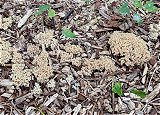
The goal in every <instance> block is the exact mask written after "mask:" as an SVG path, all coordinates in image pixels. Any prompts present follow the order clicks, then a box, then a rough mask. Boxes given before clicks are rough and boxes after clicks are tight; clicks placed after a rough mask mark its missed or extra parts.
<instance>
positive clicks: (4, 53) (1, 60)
mask: <svg viewBox="0 0 160 115" xmlns="http://www.w3.org/2000/svg"><path fill="white" fill-rule="evenodd" d="M12 50H13V49H12V47H11V44H10V43H9V42H8V41H3V40H2V38H0V64H1V65H4V64H5V63H7V62H9V61H10V60H11V59H12V55H11V53H12Z"/></svg>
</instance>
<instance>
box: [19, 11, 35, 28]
mask: <svg viewBox="0 0 160 115" xmlns="http://www.w3.org/2000/svg"><path fill="white" fill-rule="evenodd" d="M32 13H33V10H32V9H30V10H28V11H27V13H26V14H25V15H24V16H23V18H22V19H20V20H19V22H18V26H17V27H18V28H21V27H22V26H23V25H24V24H25V23H26V21H27V20H28V18H29V17H30V16H31V15H32Z"/></svg>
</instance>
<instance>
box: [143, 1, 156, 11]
mask: <svg viewBox="0 0 160 115" xmlns="http://www.w3.org/2000/svg"><path fill="white" fill-rule="evenodd" d="M144 9H145V10H146V11H147V12H156V11H157V10H158V8H157V7H156V6H154V2H152V1H147V2H146V4H145V5H144Z"/></svg>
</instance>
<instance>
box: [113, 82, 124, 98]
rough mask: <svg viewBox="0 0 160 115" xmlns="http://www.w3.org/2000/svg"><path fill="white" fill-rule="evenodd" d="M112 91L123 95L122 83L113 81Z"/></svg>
mask: <svg viewBox="0 0 160 115" xmlns="http://www.w3.org/2000/svg"><path fill="white" fill-rule="evenodd" d="M112 91H113V92H114V93H116V94H118V95H119V96H122V95H123V91H122V83H120V82H116V83H114V85H113V86H112Z"/></svg>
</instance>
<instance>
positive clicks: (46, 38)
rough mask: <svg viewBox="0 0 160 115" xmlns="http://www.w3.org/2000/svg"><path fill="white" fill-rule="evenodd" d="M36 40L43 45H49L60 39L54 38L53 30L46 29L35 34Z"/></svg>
mask: <svg viewBox="0 0 160 115" xmlns="http://www.w3.org/2000/svg"><path fill="white" fill-rule="evenodd" d="M35 42H38V43H39V44H41V45H42V44H45V45H46V47H48V46H50V45H51V44H56V43H57V42H58V41H57V39H55V38H54V36H53V32H52V30H46V31H45V32H44V33H43V32H40V33H39V34H37V35H36V36H35Z"/></svg>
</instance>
